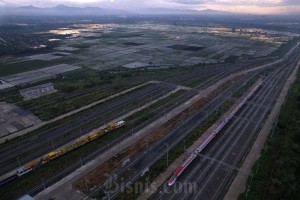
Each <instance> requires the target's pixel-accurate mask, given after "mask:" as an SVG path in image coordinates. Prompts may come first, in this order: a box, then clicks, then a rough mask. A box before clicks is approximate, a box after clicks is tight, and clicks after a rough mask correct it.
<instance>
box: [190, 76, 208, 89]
mask: <svg viewBox="0 0 300 200" xmlns="http://www.w3.org/2000/svg"><path fill="white" fill-rule="evenodd" d="M212 77H213V76H206V77H203V78H200V79H192V80H191V81H189V82H187V83H186V84H184V85H185V86H187V87H191V88H196V87H197V86H199V85H201V84H202V83H203V82H204V81H207V80H208V79H210V78H212Z"/></svg>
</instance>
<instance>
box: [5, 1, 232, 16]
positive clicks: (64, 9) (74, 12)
mask: <svg viewBox="0 0 300 200" xmlns="http://www.w3.org/2000/svg"><path fill="white" fill-rule="evenodd" d="M2 2H3V1H2ZM0 3H1V0H0ZM0 5H1V4H0ZM0 9H1V10H0V13H2V14H4V15H58V16H60V15H63V16H87V15H90V16H94V15H130V14H139V15H158V14H160V15H211V16H212V15H231V14H232V13H229V12H224V11H218V10H203V11H196V10H179V9H167V8H147V9H140V10H139V11H135V12H128V11H124V10H117V9H104V8H99V7H84V8H81V7H71V6H66V5H63V4H61V5H57V6H56V7H52V8H39V7H35V6H32V5H30V6H23V7H11V6H9V7H3V6H2V7H0Z"/></svg>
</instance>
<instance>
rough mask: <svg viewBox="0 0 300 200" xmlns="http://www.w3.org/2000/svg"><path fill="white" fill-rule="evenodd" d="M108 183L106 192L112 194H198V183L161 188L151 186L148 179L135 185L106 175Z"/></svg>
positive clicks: (178, 183)
mask: <svg viewBox="0 0 300 200" xmlns="http://www.w3.org/2000/svg"><path fill="white" fill-rule="evenodd" d="M106 176H107V177H108V178H107V181H106V183H105V188H104V191H106V192H109V193H111V194H113V193H116V192H119V193H137V194H141V193H143V192H145V193H155V192H159V193H184V194H192V193H196V192H197V183H196V182H180V181H177V182H176V183H175V184H174V185H172V186H171V187H170V186H169V185H168V183H167V182H165V183H164V184H163V185H162V186H160V187H159V188H158V187H156V186H155V185H154V184H151V182H150V181H149V179H148V178H145V179H144V181H137V182H134V183H128V182H126V181H125V180H124V178H118V176H117V175H116V174H112V175H109V174H107V175H106Z"/></svg>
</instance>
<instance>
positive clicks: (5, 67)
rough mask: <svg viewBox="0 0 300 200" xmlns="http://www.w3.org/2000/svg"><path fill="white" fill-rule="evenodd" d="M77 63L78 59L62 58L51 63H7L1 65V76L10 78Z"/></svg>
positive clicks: (31, 61)
mask: <svg viewBox="0 0 300 200" xmlns="http://www.w3.org/2000/svg"><path fill="white" fill-rule="evenodd" d="M76 61H79V60H78V59H76V58H67V57H66V58H60V59H55V60H51V61H43V60H27V61H20V62H15V63H7V64H3V63H2V64H1V67H0V74H1V76H8V75H12V74H17V73H21V72H26V71H30V70H36V69H41V68H45V67H51V66H53V65H57V64H61V63H66V64H72V63H74V62H76Z"/></svg>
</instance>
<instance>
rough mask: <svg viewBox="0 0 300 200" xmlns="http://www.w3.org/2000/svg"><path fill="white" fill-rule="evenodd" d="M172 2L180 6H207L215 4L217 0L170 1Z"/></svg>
mask: <svg viewBox="0 0 300 200" xmlns="http://www.w3.org/2000/svg"><path fill="white" fill-rule="evenodd" d="M169 1H170V2H174V3H179V4H206V3H214V2H216V1H215V0H169Z"/></svg>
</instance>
